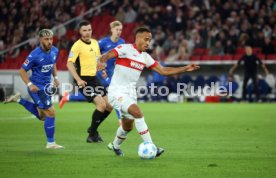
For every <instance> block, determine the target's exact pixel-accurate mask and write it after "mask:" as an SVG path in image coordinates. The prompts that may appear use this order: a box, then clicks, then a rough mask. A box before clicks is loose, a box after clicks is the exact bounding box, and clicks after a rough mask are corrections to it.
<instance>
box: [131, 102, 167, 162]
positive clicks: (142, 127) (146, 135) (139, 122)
mask: <svg viewBox="0 0 276 178" xmlns="http://www.w3.org/2000/svg"><path fill="white" fill-rule="evenodd" d="M128 112H129V114H131V115H132V116H134V117H135V127H136V129H137V131H138V133H139V134H140V136H141V137H142V139H143V141H144V142H151V143H153V142H152V139H151V135H150V132H149V129H148V126H147V124H146V122H145V119H144V117H143V113H142V112H141V110H140V108H139V107H138V106H137V105H136V104H132V105H131V106H130V107H129V108H128ZM164 151H165V150H164V149H163V148H157V154H156V157H159V156H160V155H161V154H162V153H164Z"/></svg>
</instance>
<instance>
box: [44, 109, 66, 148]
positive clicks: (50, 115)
mask: <svg viewBox="0 0 276 178" xmlns="http://www.w3.org/2000/svg"><path fill="white" fill-rule="evenodd" d="M42 112H44V113H45V115H46V118H45V121H44V130H45V133H46V137H47V145H46V148H47V149H61V148H64V147H63V146H61V145H58V144H56V143H55V138H54V135H55V114H54V113H55V111H54V108H53V107H50V108H49V109H47V110H42Z"/></svg>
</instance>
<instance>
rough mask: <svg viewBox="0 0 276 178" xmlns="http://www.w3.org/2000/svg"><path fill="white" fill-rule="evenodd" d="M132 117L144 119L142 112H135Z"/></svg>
mask: <svg viewBox="0 0 276 178" xmlns="http://www.w3.org/2000/svg"><path fill="white" fill-rule="evenodd" d="M132 116H133V117H134V118H136V119H137V118H142V117H143V113H142V112H141V111H134V112H132Z"/></svg>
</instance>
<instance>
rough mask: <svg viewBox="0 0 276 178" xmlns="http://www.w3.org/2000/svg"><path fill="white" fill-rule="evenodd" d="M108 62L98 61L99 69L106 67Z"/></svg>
mask: <svg viewBox="0 0 276 178" xmlns="http://www.w3.org/2000/svg"><path fill="white" fill-rule="evenodd" d="M105 66H106V64H105V63H102V62H101V61H98V63H97V70H103V69H105Z"/></svg>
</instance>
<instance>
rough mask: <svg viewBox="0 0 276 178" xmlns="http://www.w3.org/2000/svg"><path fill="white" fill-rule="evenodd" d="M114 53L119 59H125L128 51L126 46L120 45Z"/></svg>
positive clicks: (114, 49)
mask: <svg viewBox="0 0 276 178" xmlns="http://www.w3.org/2000/svg"><path fill="white" fill-rule="evenodd" d="M112 51H113V52H114V53H115V55H116V57H117V58H124V57H125V56H126V51H127V50H126V46H125V45H118V46H117V47H116V48H113V49H112Z"/></svg>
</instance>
